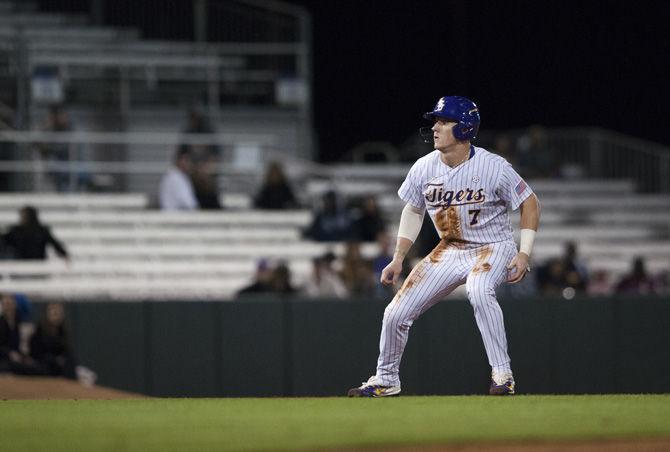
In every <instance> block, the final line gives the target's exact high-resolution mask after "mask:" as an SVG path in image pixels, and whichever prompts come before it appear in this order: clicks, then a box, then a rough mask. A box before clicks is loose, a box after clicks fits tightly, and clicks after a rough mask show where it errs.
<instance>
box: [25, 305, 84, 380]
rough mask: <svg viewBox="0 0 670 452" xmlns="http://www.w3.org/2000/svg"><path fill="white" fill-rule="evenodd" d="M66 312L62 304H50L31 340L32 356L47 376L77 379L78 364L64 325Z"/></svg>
mask: <svg viewBox="0 0 670 452" xmlns="http://www.w3.org/2000/svg"><path fill="white" fill-rule="evenodd" d="M64 320H65V310H64V309H63V305H62V304H61V303H49V304H48V305H47V308H46V314H45V317H44V319H43V320H42V321H41V322H40V323H39V324H38V325H37V329H36V330H35V334H33V337H32V338H31V340H30V356H31V357H32V358H33V359H34V360H35V361H36V362H37V363H39V365H40V366H41V367H42V368H43V369H44V370H45V372H46V373H47V375H51V376H63V377H66V378H70V379H73V380H74V379H75V378H76V372H75V367H76V363H75V361H74V358H73V356H72V351H71V349H70V343H69V338H68V334H67V330H66V328H65V324H64Z"/></svg>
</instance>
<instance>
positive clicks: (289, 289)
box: [270, 262, 297, 295]
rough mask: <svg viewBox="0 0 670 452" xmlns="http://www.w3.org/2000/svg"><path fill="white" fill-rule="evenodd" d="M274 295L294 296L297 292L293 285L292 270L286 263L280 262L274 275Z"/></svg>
mask: <svg viewBox="0 0 670 452" xmlns="http://www.w3.org/2000/svg"><path fill="white" fill-rule="evenodd" d="M270 284H271V286H272V293H273V294H277V295H293V294H295V293H296V292H297V290H296V289H295V287H293V285H292V283H291V269H290V268H288V264H286V262H280V263H279V264H277V266H276V267H275V269H274V272H273V274H272V281H271V283H270Z"/></svg>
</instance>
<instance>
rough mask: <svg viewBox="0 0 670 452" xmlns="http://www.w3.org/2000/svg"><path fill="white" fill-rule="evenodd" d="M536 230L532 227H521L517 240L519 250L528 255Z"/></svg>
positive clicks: (531, 248)
mask: <svg viewBox="0 0 670 452" xmlns="http://www.w3.org/2000/svg"><path fill="white" fill-rule="evenodd" d="M535 234H536V231H533V230H532V229H522V230H521V239H520V240H519V252H520V253H526V254H527V255H528V256H530V252H531V251H532V250H533V242H534V241H535Z"/></svg>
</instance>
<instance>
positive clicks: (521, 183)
mask: <svg viewBox="0 0 670 452" xmlns="http://www.w3.org/2000/svg"><path fill="white" fill-rule="evenodd" d="M526 187H527V185H526V183H525V182H524V181H523V179H521V180H520V181H519V183H518V184H516V187H514V191H515V192H516V194H517V195H521V193H523V192H524V191H525V190H526Z"/></svg>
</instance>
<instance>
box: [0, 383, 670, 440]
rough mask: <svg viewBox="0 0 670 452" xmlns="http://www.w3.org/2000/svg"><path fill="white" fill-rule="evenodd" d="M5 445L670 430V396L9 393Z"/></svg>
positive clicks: (633, 434)
mask: <svg viewBox="0 0 670 452" xmlns="http://www.w3.org/2000/svg"><path fill="white" fill-rule="evenodd" d="M0 407H1V408H0V450H3V451H4V450H12V451H25V450H46V449H48V450H51V451H56V450H59V451H61V450H62V451H65V450H67V451H70V450H108V451H118V450H137V451H165V450H179V451H187V450H193V451H195V450H212V449H215V450H297V449H320V448H353V447H375V446H378V447H383V446H391V445H393V446H402V445H430V444H468V443H473V442H474V443H490V442H508V441H513V442H534V441H543V442H546V441H572V440H576V441H583V440H602V439H625V438H628V439H633V438H670V395H611V396H515V397H507V398H495V397H480V396H469V397H436V396H435V397H398V398H390V399H347V398H289V399H282V398H266V399H139V400H102V401H101V400H89V401H84V400H80V401H76V400H15V401H3V402H0Z"/></svg>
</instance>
